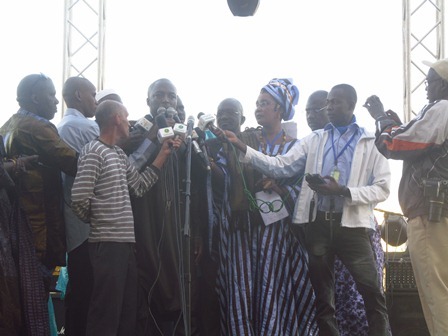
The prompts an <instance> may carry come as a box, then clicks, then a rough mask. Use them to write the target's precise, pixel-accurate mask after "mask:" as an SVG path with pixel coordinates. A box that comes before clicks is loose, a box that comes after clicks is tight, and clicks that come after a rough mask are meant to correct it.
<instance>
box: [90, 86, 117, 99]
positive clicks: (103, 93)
mask: <svg viewBox="0 0 448 336" xmlns="http://www.w3.org/2000/svg"><path fill="white" fill-rule="evenodd" d="M113 94H114V95H117V96H118V93H117V91H115V90H114V89H104V90H101V91H99V92H97V93H96V96H95V99H96V101H98V100H100V99H103V98H104V97H106V96H109V95H113Z"/></svg>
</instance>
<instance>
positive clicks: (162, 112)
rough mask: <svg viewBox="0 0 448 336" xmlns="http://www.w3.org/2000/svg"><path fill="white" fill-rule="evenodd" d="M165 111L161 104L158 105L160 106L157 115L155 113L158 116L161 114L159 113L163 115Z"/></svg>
mask: <svg viewBox="0 0 448 336" xmlns="http://www.w3.org/2000/svg"><path fill="white" fill-rule="evenodd" d="M165 113H166V108H164V107H163V106H160V107H159V108H158V109H157V115H156V117H157V116H159V115H161V114H163V115H165Z"/></svg>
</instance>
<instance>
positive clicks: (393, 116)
mask: <svg viewBox="0 0 448 336" xmlns="http://www.w3.org/2000/svg"><path fill="white" fill-rule="evenodd" d="M386 115H387V116H388V117H389V118H390V119H392V120H393V121H395V122H396V123H397V124H398V125H401V124H403V123H402V121H401V119H400V117H399V116H398V114H396V113H395V112H394V111H392V110H387V111H386Z"/></svg>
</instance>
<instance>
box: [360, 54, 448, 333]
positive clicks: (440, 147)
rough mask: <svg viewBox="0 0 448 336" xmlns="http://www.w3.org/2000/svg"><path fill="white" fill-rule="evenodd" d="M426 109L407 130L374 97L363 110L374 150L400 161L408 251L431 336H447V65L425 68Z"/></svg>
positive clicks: (435, 64) (410, 123) (439, 64)
mask: <svg viewBox="0 0 448 336" xmlns="http://www.w3.org/2000/svg"><path fill="white" fill-rule="evenodd" d="M425 64H426V65H428V66H429V67H430V69H429V71H428V74H427V76H426V81H425V84H426V91H427V98H428V104H427V105H425V106H424V107H423V109H422V110H421V111H420V113H419V114H418V115H417V116H416V117H415V118H414V119H412V120H411V121H410V122H408V123H407V124H403V125H401V123H399V122H398V120H396V118H393V112H392V114H391V113H390V111H388V112H384V108H383V104H382V103H381V101H380V99H379V98H378V97H377V96H371V97H369V98H367V101H366V103H365V104H364V107H366V108H367V110H368V111H369V113H370V115H371V116H372V117H373V118H374V119H375V120H376V126H377V132H376V146H377V148H378V150H379V151H380V152H381V153H382V154H383V155H384V156H385V157H387V158H391V159H396V160H403V175H402V178H401V182H400V187H399V191H398V193H399V200H400V206H401V209H402V211H403V214H404V215H405V216H406V217H407V218H408V228H407V235H408V249H409V254H410V257H411V262H412V267H413V269H414V275H415V280H416V283H417V288H418V292H419V296H420V301H421V304H422V308H423V314H424V316H425V320H426V324H427V326H428V330H429V332H430V333H431V335H448V319H447V318H446V317H447V316H448V267H447V266H446V265H447V264H446V260H447V259H448V239H447V237H448V204H447V203H448V202H447V200H448V155H447V154H448V59H443V60H440V61H437V62H435V63H428V62H426V63H425Z"/></svg>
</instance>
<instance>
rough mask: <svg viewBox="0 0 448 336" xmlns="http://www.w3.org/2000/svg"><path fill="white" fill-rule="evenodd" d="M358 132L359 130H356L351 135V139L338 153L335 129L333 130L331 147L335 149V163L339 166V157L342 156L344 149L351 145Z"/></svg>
mask: <svg viewBox="0 0 448 336" xmlns="http://www.w3.org/2000/svg"><path fill="white" fill-rule="evenodd" d="M356 134H358V130H356V131H355V132H354V133H353V135H352V136H351V138H350V140H348V142H347V143H346V144H345V146H344V147H343V148H342V149H341V151H340V152H339V154H338V155H336V149H335V148H334V129H332V130H331V148H332V149H333V157H334V165H335V166H337V164H338V159H339V158H340V156H341V155H342V154H343V153H344V151H345V150H346V149H347V147H348V146H349V145H350V143H351V142H352V141H353V139H354V138H355V136H356Z"/></svg>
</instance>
